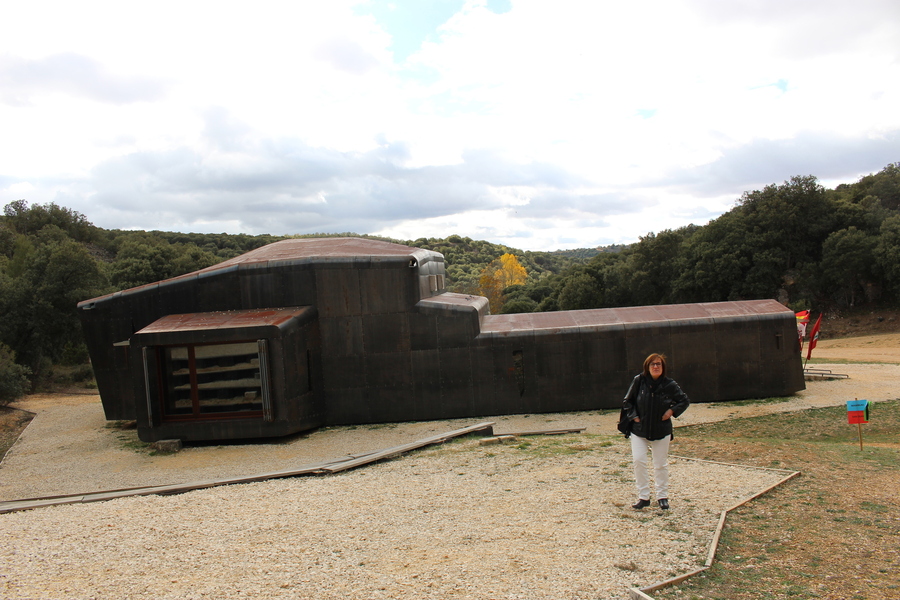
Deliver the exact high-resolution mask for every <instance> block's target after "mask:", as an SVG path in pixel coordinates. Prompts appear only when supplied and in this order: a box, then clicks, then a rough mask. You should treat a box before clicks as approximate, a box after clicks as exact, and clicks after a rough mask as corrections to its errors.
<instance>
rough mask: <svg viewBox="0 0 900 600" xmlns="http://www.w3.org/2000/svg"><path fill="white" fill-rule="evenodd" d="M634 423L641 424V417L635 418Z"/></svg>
mask: <svg viewBox="0 0 900 600" xmlns="http://www.w3.org/2000/svg"><path fill="white" fill-rule="evenodd" d="M632 421H634V422H635V423H640V422H641V418H640V417H635V418H634V419H632Z"/></svg>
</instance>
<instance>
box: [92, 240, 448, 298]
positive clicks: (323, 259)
mask: <svg viewBox="0 0 900 600" xmlns="http://www.w3.org/2000/svg"><path fill="white" fill-rule="evenodd" d="M431 261H438V262H444V255H443V254H441V253H439V252H434V251H431V250H424V249H422V248H413V247H411V246H404V245H403V244H394V243H392V242H383V241H380V240H370V239H366V238H353V237H344V238H290V239H287V240H281V241H278V242H273V243H271V244H266V245H265V246H261V247H259V248H256V249H255V250H251V251H250V252H245V253H244V254H241V255H239V256H235V257H234V258H229V259H228V260H225V261H222V262H220V263H217V264H215V265H212V266H209V267H206V268H205V269H200V270H199V271H193V272H191V273H185V274H183V275H178V276H176V277H171V278H169V279H164V280H162V281H156V282H153V283H148V284H146V285H141V286H137V287H133V288H129V289H126V290H120V291H117V292H113V293H111V294H106V295H104V296H98V297H96V298H90V299H87V300H82V301H81V302H79V303H78V308H83V307H88V306H91V305H93V304H94V303H96V302H103V301H107V300H109V299H111V298H113V297H117V296H122V295H130V294H135V293H141V292H144V291H145V290H151V289H154V288H158V287H159V286H161V285H170V284H173V283H180V282H182V281H186V280H189V279H192V278H206V277H211V276H216V275H221V274H224V273H229V272H232V271H235V270H238V269H239V270H245V269H265V268H268V267H286V266H291V265H304V264H308V265H314V264H320V265H332V266H337V265H351V266H352V265H363V264H366V263H369V264H372V263H380V264H388V263H404V264H406V265H407V266H409V267H417V266H419V265H422V264H425V263H427V262H431Z"/></svg>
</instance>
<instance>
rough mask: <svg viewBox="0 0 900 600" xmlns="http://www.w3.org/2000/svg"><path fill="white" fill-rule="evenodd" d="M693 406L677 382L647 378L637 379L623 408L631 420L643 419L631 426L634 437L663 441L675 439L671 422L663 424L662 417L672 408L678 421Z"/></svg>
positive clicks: (629, 390)
mask: <svg viewBox="0 0 900 600" xmlns="http://www.w3.org/2000/svg"><path fill="white" fill-rule="evenodd" d="M690 403H691V401H690V400H689V399H688V397H687V394H685V393H684V392H682V391H681V388H680V387H678V384H677V383H675V380H674V379H669V378H668V377H666V376H661V377H659V379H657V380H656V381H654V380H653V378H652V377H650V376H648V375H637V376H635V378H634V380H632V382H631V386H630V387H629V388H628V392H627V393H626V394H625V400H624V402H623V404H622V407H623V409H624V410H625V413H626V415H627V416H628V418H629V419H631V420H633V419H634V418H635V417H640V419H641V422H640V423H632V425H631V433H633V434H635V435H639V436H641V437H642V438H646V439H648V440H661V439H663V438H664V437H666V436H671V435H672V420H671V419H667V420H665V421H663V418H662V417H663V414H664V413H665V412H666V411H667V410H668V409H670V408H671V409H672V416H673V417H678V416H680V415H681V413H683V412H684V411H686V410H687V407H688V406H689V405H690Z"/></svg>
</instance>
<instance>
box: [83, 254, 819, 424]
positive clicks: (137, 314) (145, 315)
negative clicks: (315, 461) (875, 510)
mask: <svg viewBox="0 0 900 600" xmlns="http://www.w3.org/2000/svg"><path fill="white" fill-rule="evenodd" d="M444 286H445V281H444V263H443V257H442V256H441V255H440V254H438V253H434V252H429V251H425V250H420V249H415V248H409V247H406V246H401V245H397V244H389V243H386V242H376V241H372V240H365V239H359V238H327V239H319V240H287V241H284V242H279V243H276V244H272V245H269V246H266V247H263V248H260V249H258V250H256V251H253V252H250V253H248V254H245V255H242V256H239V257H236V258H234V259H232V260H230V261H226V262H224V263H222V264H220V265H215V266H213V267H210V268H208V269H204V270H202V271H199V272H197V273H192V274H189V275H185V276H182V277H178V278H175V279H172V280H168V281H164V282H159V283H156V284H151V285H148V286H143V287H141V288H136V289H133V290H127V291H125V292H119V293H116V294H113V295H110V296H106V297H103V298H97V299H93V300H88V301H86V302H83V303H81V304H80V305H79V308H80V311H79V312H80V314H81V317H82V322H83V325H84V329H85V335H86V338H87V340H88V347H89V350H90V352H91V359H92V362H93V364H94V370H95V373H96V375H97V380H98V386H99V388H100V394H101V398H102V400H103V405H104V410H105V411H106V416H107V418H108V419H133V418H136V415H137V412H136V406H138V405H140V404H141V403H142V402H146V398H145V397H144V396H146V394H144V392H142V391H141V386H140V385H139V384H137V383H136V382H135V378H136V377H137V376H138V373H137V371H136V369H135V367H134V364H135V357H134V356H133V353H134V350H135V348H133V347H132V346H131V345H128V342H129V341H130V340H131V339H132V338H133V337H134V335H135V333H136V332H138V331H139V330H141V329H143V328H145V327H147V326H148V325H151V324H152V323H154V322H155V321H157V320H158V319H160V318H162V317H165V316H166V315H172V314H189V313H206V312H212V311H236V310H253V309H263V308H287V307H311V310H314V314H315V319H314V321H315V328H314V329H315V332H314V333H311V334H310V335H311V336H313V338H314V339H315V342H311V341H306V342H304V345H305V346H306V347H315V349H316V352H317V353H316V358H315V360H310V359H309V357H307V355H306V352H305V351H304V350H302V349H300V350H297V351H296V352H295V354H291V353H290V352H289V351H285V352H283V353H281V354H280V355H279V356H280V358H279V365H278V367H277V368H278V369H280V371H279V373H280V375H279V377H281V378H282V379H283V381H284V382H285V384H284V389H283V391H282V392H281V393H282V394H283V395H285V397H291V398H294V399H293V400H289V401H288V402H287V404H284V405H282V406H281V408H279V411H280V417H279V418H284V419H286V420H288V421H290V422H293V423H294V424H295V426H296V427H307V426H308V423H309V421H308V420H307V421H306V422H305V423H306V424H303V423H304V418H305V417H303V416H301V413H302V414H307V413H308V411H307V413H303V410H301V409H297V410H294V409H292V408H290V406H293V404H291V403H298V402H301V401H300V400H298V399H297V398H298V397H296V396H292V395H291V394H292V392H291V391H290V390H291V388H292V386H294V385H297V384H296V382H297V381H299V380H298V377H301V372H303V371H304V369H307V370H308V372H307V373H306V376H307V380H308V381H310V382H311V384H310V385H311V387H312V390H311V391H310V395H309V397H308V398H307V400H305V401H310V402H313V404H315V405H316V406H321V407H322V409H321V410H322V411H323V413H322V414H323V415H324V417H323V419H322V423H323V424H354V423H375V422H388V421H408V420H427V419H445V418H451V417H472V416H488V415H499V414H520V413H530V412H534V413H538V412H557V411H574V410H592V409H598V408H616V407H618V406H619V403H620V402H621V397H622V396H623V395H624V393H625V388H626V387H627V385H628V383H629V381H630V379H631V377H632V376H633V375H634V374H636V373H637V372H639V371H640V368H641V364H642V362H643V360H644V358H645V357H646V355H647V354H649V353H651V352H663V353H665V354H666V355H667V356H668V357H669V375H671V376H672V377H674V378H675V379H676V380H677V381H678V382H679V383H680V384H681V386H682V387H683V389H684V390H685V391H686V392H687V393H688V395H689V396H690V397H691V398H692V400H694V401H701V402H702V401H712V400H735V399H741V398H754V397H765V396H779V395H787V394H791V393H793V392H795V391H797V390H800V389H803V387H804V383H803V376H802V365H801V360H800V352H799V348H798V344H797V340H796V322H795V318H794V315H793V313H792V312H791V311H790V310H789V309H787V308H785V307H783V306H781V305H780V304H778V303H777V302H775V301H770V300H761V301H748V302H722V303H710V304H688V305H671V306H644V307H632V308H615V309H597V310H583V311H562V312H554V313H530V314H516V315H490V314H488V312H489V311H488V305H487V300H486V299H485V298H482V297H478V296H466V295H461V294H451V293H447V292H445V291H444ZM310 339H312V338H310ZM117 342H120V344H119V345H116V343H117ZM310 345H311V346H310ZM301 362H302V363H303V364H301ZM290 382H295V383H290ZM310 398H313V400H310ZM307 416H308V414H307ZM199 427H201V428H203V429H204V433H203V435H205V436H208V437H206V438H204V439H212V438H210V437H209V436H216V435H221V436H222V439H227V438H229V437H247V435H245V434H246V433H247V432H251V431H256V432H257V433H258V431H257V429H254V428H258V427H257V425H254V424H247V426H246V428H245V429H244V430H243V431H244V433H242V430H241V428H240V426H235V425H234V424H231V425H229V426H228V427H225V426H222V427H221V428H220V429H219V430H218V431H220V433H216V431H217V430H216V425H215V424H209V423H205V424H203V425H200V426H199ZM180 437H182V439H190V438H189V436H180Z"/></svg>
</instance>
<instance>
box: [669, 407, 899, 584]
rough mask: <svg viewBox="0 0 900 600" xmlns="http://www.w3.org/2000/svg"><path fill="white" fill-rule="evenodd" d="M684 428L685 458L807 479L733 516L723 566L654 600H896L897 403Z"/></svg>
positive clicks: (719, 558) (721, 557)
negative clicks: (866, 411) (865, 413)
mask: <svg viewBox="0 0 900 600" xmlns="http://www.w3.org/2000/svg"><path fill="white" fill-rule="evenodd" d="M862 430H863V449H862V450H860V448H859V441H858V437H857V427H856V426H853V425H848V424H847V419H846V410H845V409H844V408H843V407H835V408H825V409H816V410H809V411H804V412H801V413H792V414H790V415H772V416H766V417H756V418H751V419H739V420H734V421H728V422H723V423H716V424H708V425H700V426H695V427H688V428H683V429H681V430H679V453H680V454H684V455H688V456H695V457H697V458H704V459H710V460H718V461H725V462H736V463H742V464H754V465H758V466H767V467H778V468H784V469H791V470H798V471H801V472H802V473H803V474H802V476H801V477H798V478H795V479H793V480H791V481H790V482H788V483H787V484H785V485H783V486H780V487H779V488H777V489H775V490H773V491H772V492H770V493H768V494H766V495H764V496H763V497H761V498H759V499H757V500H755V501H753V502H751V503H750V504H748V505H746V506H744V507H742V508H740V509H738V510H736V511H735V512H733V513H732V514H731V516H730V517H729V519H728V522H727V525H726V528H725V531H724V533H723V536H722V540H721V544H720V546H719V552H718V555H717V562H715V563H714V564H713V567H712V568H711V569H709V570H708V571H706V572H705V573H703V574H701V575H698V576H696V577H694V578H692V579H689V580H688V581H686V582H684V583H682V584H680V585H678V586H674V587H670V588H667V589H664V590H659V591H657V592H655V593H654V595H653V596H654V598H656V599H657V600H667V599H669V600H671V599H682V598H688V599H694V598H698V599H699V598H705V599H721V600H726V599H727V600H751V599H752V600H759V599H765V598H791V599H793V600H802V599H807V598H816V599H841V600H847V599H870V598H871V599H876V598H877V599H884V598H900V580H898V579H897V570H898V568H900V547H898V545H897V540H898V539H900V438H898V432H900V400H895V401H892V402H883V403H879V404H878V405H876V406H875V407H874V408H873V410H872V413H871V415H870V422H869V423H868V424H865V425H863V426H862Z"/></svg>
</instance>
